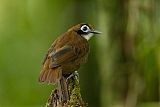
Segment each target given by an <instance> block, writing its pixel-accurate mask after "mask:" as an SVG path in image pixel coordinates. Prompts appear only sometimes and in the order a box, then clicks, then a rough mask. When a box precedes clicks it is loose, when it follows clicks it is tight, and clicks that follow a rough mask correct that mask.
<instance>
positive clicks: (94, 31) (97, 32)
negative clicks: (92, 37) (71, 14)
mask: <svg viewBox="0 0 160 107" xmlns="http://www.w3.org/2000/svg"><path fill="white" fill-rule="evenodd" d="M90 33H94V34H101V33H102V32H99V31H97V30H94V29H93V30H91V31H90Z"/></svg>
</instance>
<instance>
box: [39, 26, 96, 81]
mask: <svg viewBox="0 0 160 107" xmlns="http://www.w3.org/2000/svg"><path fill="white" fill-rule="evenodd" d="M86 26H87V27H86ZM82 27H83V28H82ZM90 33H95V34H98V33H99V32H97V31H95V30H93V29H92V27H91V26H90V25H88V24H78V25H76V26H73V27H72V28H70V29H69V30H68V31H67V32H65V33H64V34H62V35H61V36H59V37H58V38H57V39H56V40H55V41H54V42H53V44H52V45H51V47H50V48H49V50H48V53H47V55H46V58H45V60H44V62H43V66H42V70H41V73H40V76H39V82H46V83H51V84H55V83H57V82H58V81H59V79H60V78H61V77H62V75H64V74H71V73H73V72H74V71H76V70H78V69H79V67H80V65H81V64H83V63H85V62H86V60H87V57H88V54H89V44H88V41H87V40H88V37H90V36H88V35H89V34H90Z"/></svg>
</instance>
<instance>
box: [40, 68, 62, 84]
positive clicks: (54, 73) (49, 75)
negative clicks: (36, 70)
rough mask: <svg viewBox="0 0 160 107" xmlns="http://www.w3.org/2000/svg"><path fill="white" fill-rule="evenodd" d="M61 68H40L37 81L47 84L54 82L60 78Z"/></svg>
mask: <svg viewBox="0 0 160 107" xmlns="http://www.w3.org/2000/svg"><path fill="white" fill-rule="evenodd" d="M61 72H62V71H61V68H60V67H57V68H53V69H47V70H46V69H42V71H41V73H40V75H39V79H38V81H39V82H40V83H44V82H45V83H48V84H56V83H57V82H58V80H59V79H60V78H61V76H62V74H61Z"/></svg>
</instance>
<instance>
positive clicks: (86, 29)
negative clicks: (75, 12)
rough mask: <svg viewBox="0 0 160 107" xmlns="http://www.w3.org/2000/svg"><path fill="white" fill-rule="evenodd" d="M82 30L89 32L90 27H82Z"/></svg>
mask: <svg viewBox="0 0 160 107" xmlns="http://www.w3.org/2000/svg"><path fill="white" fill-rule="evenodd" d="M81 30H82V31H83V32H86V33H87V32H89V30H90V29H89V27H88V26H87V25H83V26H82V27H81Z"/></svg>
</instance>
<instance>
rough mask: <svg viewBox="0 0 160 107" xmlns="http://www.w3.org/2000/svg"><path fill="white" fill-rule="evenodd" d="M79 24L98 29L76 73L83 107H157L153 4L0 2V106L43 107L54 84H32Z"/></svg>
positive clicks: (158, 23) (157, 4)
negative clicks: (57, 42)
mask: <svg viewBox="0 0 160 107" xmlns="http://www.w3.org/2000/svg"><path fill="white" fill-rule="evenodd" d="M81 22H87V23H91V24H92V25H94V27H95V28H97V29H99V30H100V31H102V32H103V34H102V35H101V36H97V37H96V36H95V37H93V38H92V39H91V41H89V42H90V46H91V53H90V56H89V59H88V62H87V63H86V64H84V65H83V66H82V67H81V69H80V70H79V73H80V82H81V91H82V95H83V98H84V100H85V101H86V102H88V104H89V107H115V106H122V107H123V106H126V107H158V105H159V103H160V101H159V98H160V89H159V88H160V81H159V78H160V30H159V28H160V1H159V0H81V1H78V0H66V1H65V0H63V1H62V0H61V1H60V0H0V107H13V106H15V107H17V106H20V107H22V106H31V107H33V106H37V107H39V106H42V107H43V106H44V105H45V103H46V100H47V97H48V96H49V94H50V92H51V90H52V88H53V86H50V85H46V84H44V85H40V84H38V82H37V78H38V75H39V72H40V69H41V63H42V61H43V57H44V55H45V53H46V52H47V49H48V48H49V47H50V45H51V43H52V42H53V41H54V39H55V38H56V37H57V36H58V35H60V34H61V33H63V32H65V31H66V30H67V29H68V28H69V27H71V26H73V25H75V24H77V23H81Z"/></svg>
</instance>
